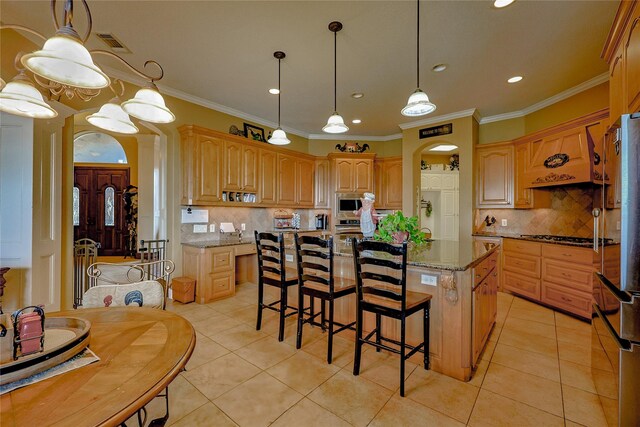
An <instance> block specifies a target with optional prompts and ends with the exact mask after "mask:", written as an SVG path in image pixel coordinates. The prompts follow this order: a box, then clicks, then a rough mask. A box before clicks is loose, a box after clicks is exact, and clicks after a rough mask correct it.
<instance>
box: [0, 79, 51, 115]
mask: <svg viewBox="0 0 640 427" xmlns="http://www.w3.org/2000/svg"><path fill="white" fill-rule="evenodd" d="M0 110H1V111H4V112H7V113H11V114H15V115H17V116H23V117H32V118H34V119H51V118H53V117H56V116H57V115H58V112H57V111H56V110H54V109H53V108H51V107H50V106H49V104H47V103H46V102H44V98H42V94H41V93H40V92H39V91H38V89H36V88H35V87H34V86H33V83H31V81H30V80H29V79H28V77H27V76H25V75H24V74H18V76H17V77H16V78H15V79H13V81H10V82H9V83H8V84H7V85H6V86H5V87H4V89H2V91H0Z"/></svg>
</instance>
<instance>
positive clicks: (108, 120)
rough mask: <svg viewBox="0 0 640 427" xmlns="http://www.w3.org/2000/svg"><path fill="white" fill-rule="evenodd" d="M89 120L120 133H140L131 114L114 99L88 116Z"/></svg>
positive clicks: (98, 125) (100, 126) (97, 125)
mask: <svg viewBox="0 0 640 427" xmlns="http://www.w3.org/2000/svg"><path fill="white" fill-rule="evenodd" d="M87 121H88V122H89V123H91V124H92V125H94V126H96V127H99V128H100V129H104V130H108V131H111V132H118V133H129V134H131V133H138V128H137V127H136V126H135V125H134V124H133V122H131V119H130V118H129V115H128V114H127V113H125V112H124V110H123V109H122V107H121V106H119V105H118V104H115V103H113V101H111V102H109V103H107V104H104V105H103V106H102V107H101V108H100V111H98V112H97V113H94V114H91V115H90V116H88V117H87Z"/></svg>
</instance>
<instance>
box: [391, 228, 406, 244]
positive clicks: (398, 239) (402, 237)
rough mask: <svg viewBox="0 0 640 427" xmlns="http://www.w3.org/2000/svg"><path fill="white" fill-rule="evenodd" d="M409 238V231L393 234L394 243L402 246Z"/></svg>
mask: <svg viewBox="0 0 640 427" xmlns="http://www.w3.org/2000/svg"><path fill="white" fill-rule="evenodd" d="M408 238H409V232H408V231H395V232H394V233H393V243H397V244H400V243H402V242H404V241H406V240H407V239H408Z"/></svg>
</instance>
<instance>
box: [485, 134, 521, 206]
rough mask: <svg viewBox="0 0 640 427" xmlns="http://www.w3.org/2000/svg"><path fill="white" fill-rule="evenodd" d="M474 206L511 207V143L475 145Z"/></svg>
mask: <svg viewBox="0 0 640 427" xmlns="http://www.w3.org/2000/svg"><path fill="white" fill-rule="evenodd" d="M476 164H477V173H476V177H477V179H476V207H478V208H512V207H513V144H511V143H498V144H486V145H479V146H476Z"/></svg>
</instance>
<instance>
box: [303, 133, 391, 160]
mask: <svg viewBox="0 0 640 427" xmlns="http://www.w3.org/2000/svg"><path fill="white" fill-rule="evenodd" d="M345 142H353V143H357V144H358V145H360V146H361V147H363V146H364V144H368V145H369V149H368V150H367V151H366V152H367V153H375V154H376V156H377V157H393V156H400V155H402V139H393V140H391V141H349V136H348V135H345V137H344V139H332V140H328V139H311V140H309V154H313V155H314V156H326V155H327V154H329V153H334V152H337V151H338V150H336V148H335V147H336V145H337V144H340V145H344V143H345Z"/></svg>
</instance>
